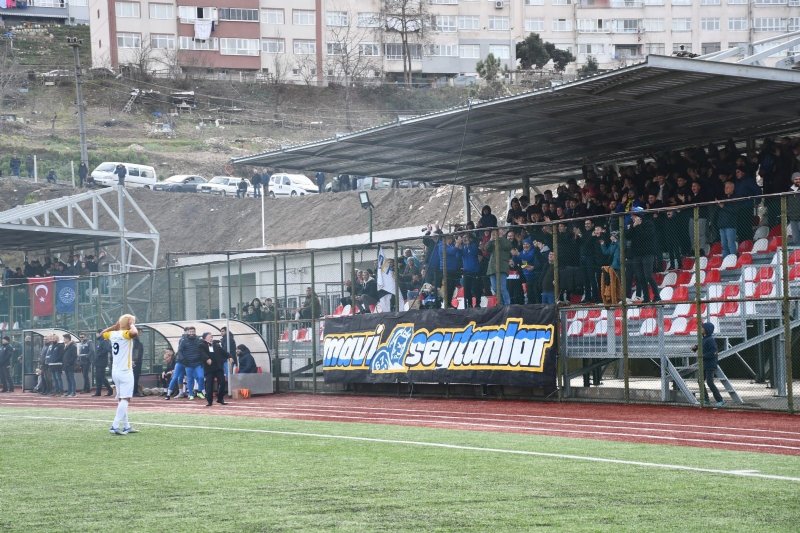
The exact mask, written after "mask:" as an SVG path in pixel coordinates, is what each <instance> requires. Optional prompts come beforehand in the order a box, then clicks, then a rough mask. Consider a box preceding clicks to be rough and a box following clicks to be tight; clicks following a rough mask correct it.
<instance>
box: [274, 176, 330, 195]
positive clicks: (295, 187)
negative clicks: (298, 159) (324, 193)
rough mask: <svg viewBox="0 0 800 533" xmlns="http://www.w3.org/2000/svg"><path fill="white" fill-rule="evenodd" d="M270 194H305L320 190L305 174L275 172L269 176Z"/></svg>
mask: <svg viewBox="0 0 800 533" xmlns="http://www.w3.org/2000/svg"><path fill="white" fill-rule="evenodd" d="M267 192H268V194H269V195H270V196H271V197H272V198H275V197H276V196H305V195H307V194H316V193H318V192H319V188H318V187H317V184H316V183H314V182H313V181H311V178H309V177H308V176H304V175H303V174H273V175H272V176H271V177H270V178H269V188H268V191H267Z"/></svg>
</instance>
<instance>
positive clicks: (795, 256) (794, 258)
mask: <svg viewBox="0 0 800 533" xmlns="http://www.w3.org/2000/svg"><path fill="white" fill-rule="evenodd" d="M798 263H800V250H793V251H792V253H790V254H789V264H790V265H796V264H798Z"/></svg>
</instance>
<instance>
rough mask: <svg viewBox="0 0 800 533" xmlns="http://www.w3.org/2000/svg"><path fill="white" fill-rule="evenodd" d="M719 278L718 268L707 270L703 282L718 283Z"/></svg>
mask: <svg viewBox="0 0 800 533" xmlns="http://www.w3.org/2000/svg"><path fill="white" fill-rule="evenodd" d="M720 279H721V277H720V273H719V270H709V271H707V272H706V279H705V281H704V282H703V283H719V282H720Z"/></svg>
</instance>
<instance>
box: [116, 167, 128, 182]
mask: <svg viewBox="0 0 800 533" xmlns="http://www.w3.org/2000/svg"><path fill="white" fill-rule="evenodd" d="M114 174H116V175H117V183H118V184H119V185H120V187H124V186H125V176H127V175H128V169H127V168H126V167H125V165H123V164H122V163H118V164H117V166H116V167H115V168H114Z"/></svg>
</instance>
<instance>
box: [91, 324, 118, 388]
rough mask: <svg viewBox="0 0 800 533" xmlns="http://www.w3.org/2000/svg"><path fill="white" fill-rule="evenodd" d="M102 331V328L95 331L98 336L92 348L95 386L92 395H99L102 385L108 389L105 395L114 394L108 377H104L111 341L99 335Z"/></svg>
mask: <svg viewBox="0 0 800 533" xmlns="http://www.w3.org/2000/svg"><path fill="white" fill-rule="evenodd" d="M102 331H103V330H102V329H101V330H98V331H97V333H98V337H97V343H96V344H95V350H94V381H95V386H96V387H97V389H96V390H95V393H94V395H95V396H100V393H101V392H102V391H103V387H105V388H106V389H108V392H107V393H106V396H111V395H113V394H114V391H113V390H112V389H111V384H110V383H109V382H108V378H106V367H107V366H108V355H109V354H110V353H111V343H110V342H108V341H107V340H106V339H104V338H103V336H102V335H100V333H102Z"/></svg>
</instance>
